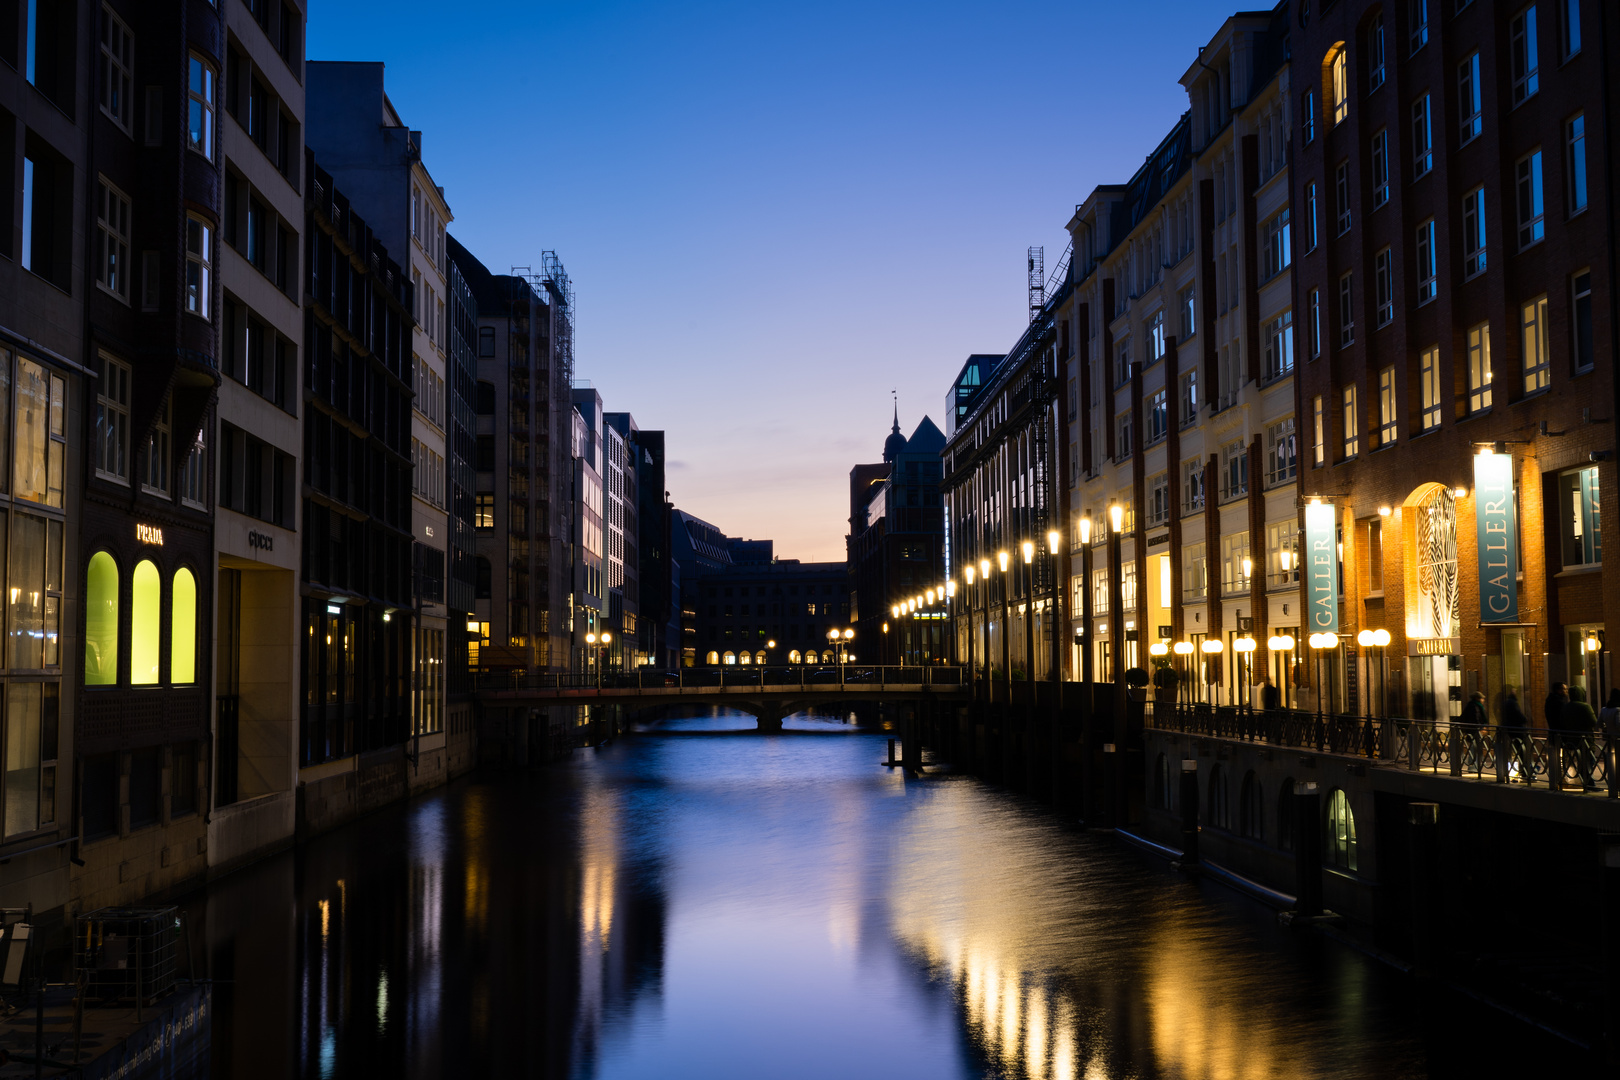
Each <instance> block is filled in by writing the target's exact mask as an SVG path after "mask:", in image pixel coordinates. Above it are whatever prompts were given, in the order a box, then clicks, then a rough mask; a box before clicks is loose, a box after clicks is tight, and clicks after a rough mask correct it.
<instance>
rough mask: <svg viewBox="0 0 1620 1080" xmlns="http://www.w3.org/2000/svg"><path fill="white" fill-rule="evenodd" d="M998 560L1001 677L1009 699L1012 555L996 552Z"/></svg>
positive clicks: (1010, 691) (1010, 678) (1010, 690)
mask: <svg viewBox="0 0 1620 1080" xmlns="http://www.w3.org/2000/svg"><path fill="white" fill-rule="evenodd" d="M996 561H997V562H999V563H1000V564H1001V679H1002V681H1003V682H1005V683H1006V684H1007V700H1008V701H1011V700H1012V635H1011V634H1009V633H1008V630H1009V629H1011V628H1010V626H1009V625H1008V624H1009V623H1011V622H1012V602H1011V600H1010V598H1009V596H1008V594H1009V593H1010V592H1011V591H1012V590H1011V588H1010V584H1009V583H1010V580H1011V579H1010V578H1008V577H1007V570H1008V568H1009V567H1010V566H1011V565H1012V563H1011V556H1009V555H1008V554H1007V553H1006V552H1005V551H998V552H996Z"/></svg>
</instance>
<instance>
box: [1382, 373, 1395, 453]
mask: <svg viewBox="0 0 1620 1080" xmlns="http://www.w3.org/2000/svg"><path fill="white" fill-rule="evenodd" d="M1395 439H1396V421H1395V369H1394V368H1393V367H1387V368H1385V369H1384V370H1382V371H1380V372H1379V373H1378V445H1379V446H1388V445H1390V444H1391V443H1393V442H1394V441H1395Z"/></svg>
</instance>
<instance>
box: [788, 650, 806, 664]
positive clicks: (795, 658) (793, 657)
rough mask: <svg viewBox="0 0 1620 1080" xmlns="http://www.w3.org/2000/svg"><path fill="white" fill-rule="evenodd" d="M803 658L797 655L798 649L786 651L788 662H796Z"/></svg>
mask: <svg viewBox="0 0 1620 1080" xmlns="http://www.w3.org/2000/svg"><path fill="white" fill-rule="evenodd" d="M803 659H804V658H803V657H802V656H800V655H799V650H798V649H794V650H793V651H792V652H790V653H788V663H790V664H797V663H799V662H800V661H801V660H803Z"/></svg>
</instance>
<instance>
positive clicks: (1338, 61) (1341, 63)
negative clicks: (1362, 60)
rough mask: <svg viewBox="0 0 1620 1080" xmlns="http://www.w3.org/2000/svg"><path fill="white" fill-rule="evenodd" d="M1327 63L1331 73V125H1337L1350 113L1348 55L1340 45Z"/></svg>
mask: <svg viewBox="0 0 1620 1080" xmlns="http://www.w3.org/2000/svg"><path fill="white" fill-rule="evenodd" d="M1329 64H1330V66H1331V68H1332V75H1333V125H1334V126H1335V127H1337V126H1338V125H1340V124H1342V123H1344V121H1345V118H1346V117H1348V116H1349V115H1350V72H1349V57H1348V56H1346V55H1345V51H1344V49H1343V48H1342V47H1341V48H1339V49H1337V50H1335V52H1334V53H1333V58H1332V59H1331V60H1330V61H1329Z"/></svg>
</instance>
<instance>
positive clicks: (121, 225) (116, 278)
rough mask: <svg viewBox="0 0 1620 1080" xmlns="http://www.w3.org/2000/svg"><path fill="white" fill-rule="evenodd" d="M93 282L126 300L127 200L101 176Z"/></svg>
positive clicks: (98, 184)
mask: <svg viewBox="0 0 1620 1080" xmlns="http://www.w3.org/2000/svg"><path fill="white" fill-rule="evenodd" d="M96 223H97V225H98V229H97V232H96V284H97V285H100V286H101V287H102V288H103V289H105V290H106V291H107V292H110V293H112V294H113V295H114V296H116V297H118V298H119V299H120V300H122V301H123V302H124V303H126V304H127V303H129V271H130V265H129V199H127V198H125V196H124V193H123V192H121V191H119V190H118V189H117V188H115V187H113V186H112V185H111V184H109V183H108V182H107V178H106V177H101V178H100V179H99V181H98V183H97V187H96Z"/></svg>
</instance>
